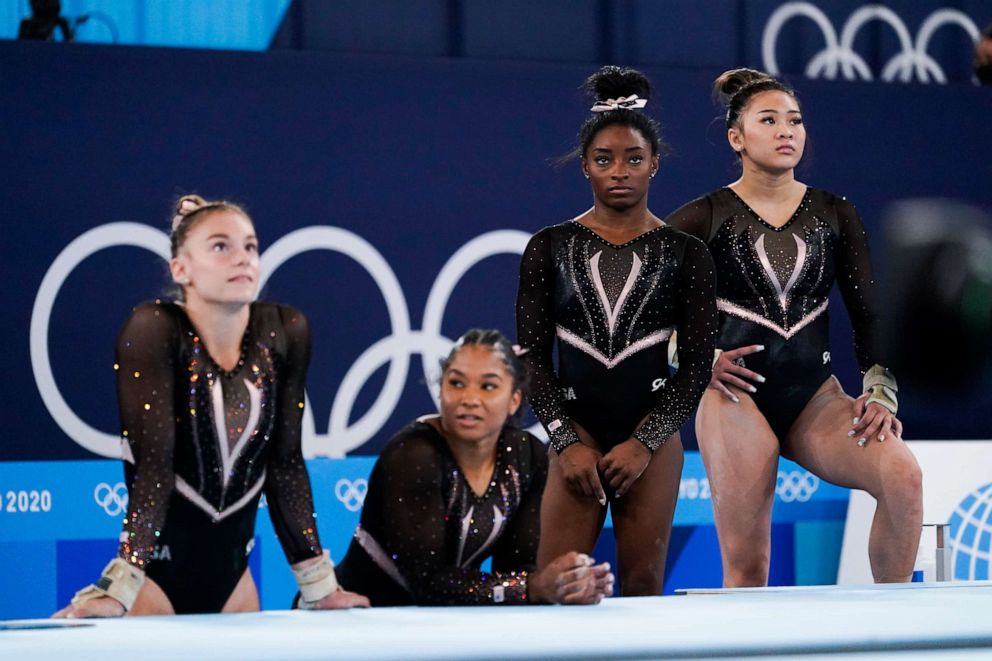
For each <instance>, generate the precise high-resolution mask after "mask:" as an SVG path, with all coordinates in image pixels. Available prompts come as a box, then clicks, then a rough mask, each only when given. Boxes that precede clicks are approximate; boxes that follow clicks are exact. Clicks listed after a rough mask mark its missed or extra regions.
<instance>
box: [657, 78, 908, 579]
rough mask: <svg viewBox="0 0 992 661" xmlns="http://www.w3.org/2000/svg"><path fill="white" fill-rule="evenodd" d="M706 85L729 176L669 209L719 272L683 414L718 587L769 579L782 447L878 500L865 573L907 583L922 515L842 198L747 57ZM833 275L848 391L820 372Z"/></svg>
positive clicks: (793, 109) (864, 268)
mask: <svg viewBox="0 0 992 661" xmlns="http://www.w3.org/2000/svg"><path fill="white" fill-rule="evenodd" d="M715 91H716V93H717V95H718V97H719V98H720V100H721V101H722V102H723V104H724V106H725V107H726V126H727V140H728V142H729V143H730V147H731V148H732V149H733V150H734V152H735V153H736V155H737V157H738V158H739V159H740V164H741V170H742V172H741V177H740V178H739V179H738V180H737V181H735V182H734V183H732V184H730V185H729V186H726V187H724V188H721V189H719V190H717V191H714V192H712V193H710V194H708V195H706V196H704V197H701V198H699V199H697V200H694V201H692V202H689V203H688V204H686V205H685V206H683V207H682V208H681V209H679V210H677V211H675V212H674V213H673V214H671V215H670V216H669V217H668V218H666V222H668V223H670V224H671V225H672V226H673V227H677V228H679V229H681V230H683V231H685V232H688V233H690V234H692V235H693V236H696V237H698V238H699V239H702V240H703V241H705V242H706V243H707V244H708V245H709V248H710V252H711V253H712V255H713V260H714V262H715V264H716V273H717V280H718V285H717V305H718V307H719V310H720V335H719V340H718V342H717V346H718V347H719V349H722V351H721V352H719V354H718V356H717V358H716V360H715V362H714V368H713V378H712V380H711V381H710V386H709V388H708V389H707V390H706V393H705V394H704V395H703V397H702V401H701V403H700V405H699V411H698V414H697V416H696V436H697V438H698V441H699V449H700V452H701V454H702V457H703V462H704V463H705V465H706V472H707V475H708V477H709V483H710V487H711V489H712V493H713V509H714V514H715V518H716V526H717V533H718V535H719V539H720V550H721V554H722V558H723V572H724V577H723V580H724V585H726V586H728V587H737V586H756V585H764V584H765V583H766V582H767V581H768V567H769V553H770V547H771V542H770V533H771V510H772V503H773V500H774V496H775V485H776V478H777V467H778V458H779V455H782V456H785V457H788V458H789V459H792V460H794V461H796V462H797V463H799V464H800V465H801V466H803V467H804V468H806V469H808V470H810V471H811V472H813V473H815V474H816V475H818V476H820V477H822V478H824V479H826V480H828V481H830V482H833V483H835V484H839V485H842V486H846V487H851V488H855V489H863V490H865V491H867V492H868V493H870V494H871V495H872V496H874V497H875V498H876V499H877V501H878V506H877V508H876V511H875V518H874V521H873V523H872V527H871V535H870V539H869V544H868V554H869V558H870V561H871V569H872V574H873V575H874V578H875V580H876V581H879V582H895V581H908V580H910V577H911V575H912V572H913V564H914V561H915V559H916V549H917V545H918V543H919V538H920V525H921V517H922V512H923V507H922V493H921V475H920V469H919V466H918V465H917V463H916V460H915V458H914V457H913V454H912V453H911V452H910V450H909V449H908V448H907V446H906V444H905V443H903V441H902V438H901V436H902V424H901V423H900V422H899V419H898V418H897V417H896V412H897V407H898V401H897V399H896V391H897V385H896V380H895V377H894V376H893V375H892V373H891V372H890V371H889V370H888V369H886V368H885V367H884V365H885V364H886V361H885V359H884V357H883V356H881V354H880V350H879V347H878V344H877V330H876V329H877V325H878V324H877V303H876V300H875V281H874V280H873V277H872V269H871V261H870V259H869V255H868V241H867V237H866V235H865V230H864V226H863V225H862V222H861V218H860V217H859V216H858V212H857V211H856V210H855V208H854V206H853V205H852V204H851V203H850V202H848V201H847V200H846V199H844V198H842V197H838V196H836V195H833V194H832V193H828V192H826V191H823V190H819V189H816V188H812V187H809V186H807V185H806V184H804V183H801V182H799V181H797V180H796V178H795V167H796V165H797V164H798V163H799V160H800V159H801V158H802V155H803V149H804V147H805V145H806V128H805V125H804V123H803V117H802V111H801V108H800V104H799V101H798V99H797V98H796V94H795V92H794V91H793V90H792V89H791V88H789V87H788V86H786V85H784V84H783V83H781V82H780V81H778V80H776V79H774V78H772V77H771V76H769V75H768V74H765V73H762V72H760V71H755V70H753V69H734V70H731V71H727V72H725V73H724V74H723V75H721V76H720V77H719V78H718V79H717V80H716V83H715ZM834 282H836V283H837V284H838V286H839V287H840V292H841V294H842V295H843V298H844V303H845V305H846V307H847V311H848V314H849V316H850V319H851V324H852V326H853V329H854V353H855V355H856V357H857V361H858V364H859V365H860V368H861V372H862V374H863V389H862V392H861V394H859V395H858V397H857V398H856V399H854V398H851V397H849V396H848V395H847V394H845V393H844V391H843V390H842V389H841V386H840V383H839V382H838V381H837V379H836V378H835V377H834V376H833V373H832V359H831V353H830V343H829V339H830V338H829V332H828V323H827V306H828V303H829V296H830V290H831V288H832V287H833V284H834Z"/></svg>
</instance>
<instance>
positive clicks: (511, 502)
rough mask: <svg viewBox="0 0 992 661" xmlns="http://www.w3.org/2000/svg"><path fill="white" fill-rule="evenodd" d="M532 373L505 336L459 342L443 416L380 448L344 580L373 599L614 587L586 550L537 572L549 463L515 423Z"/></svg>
mask: <svg viewBox="0 0 992 661" xmlns="http://www.w3.org/2000/svg"><path fill="white" fill-rule="evenodd" d="M523 370H524V367H523V364H522V363H521V362H520V359H519V358H518V357H517V355H516V353H515V352H514V349H513V347H511V346H510V344H509V342H508V341H507V340H506V338H505V337H503V336H502V335H501V334H500V333H499V332H498V331H483V330H471V331H469V332H467V333H465V335H463V336H462V337H461V339H459V340H458V342H457V343H456V345H455V347H454V349H452V351H451V353H450V354H449V356H448V357H447V359H446V360H445V361H444V363H443V370H442V375H441V406H440V413H439V414H438V415H429V416H424V417H423V418H420V419H418V420H416V421H415V422H413V423H411V424H409V425H408V426H407V427H405V428H404V429H402V430H401V431H400V432H399V433H398V434H396V436H394V437H393V439H392V440H390V441H389V443H387V444H386V447H385V448H384V449H383V451H382V453H381V454H380V455H379V459H378V461H377V462H376V465H375V468H373V470H372V476H371V478H370V480H369V487H368V492H367V495H366V498H365V506H364V508H363V510H362V517H361V523H360V525H359V527H358V530H357V531H356V532H355V537H354V539H353V540H352V542H351V546H350V547H349V549H348V553H347V555H346V556H345V558H344V560H343V561H342V562H341V564H340V566H339V567H338V577H339V578H340V580H341V584H342V585H343V586H345V587H346V588H347V589H349V590H356V591H359V592H362V593H363V594H367V595H368V596H369V599H370V600H371V602H372V605H373V606H394V605H406V604H434V605H443V604H461V605H470V604H490V605H491V604H529V603H534V604H537V603H563V604H593V603H597V602H599V601H600V600H601V599H602V598H603V597H604V596H607V595H609V594H610V593H611V592H612V591H613V575H612V574H611V573H610V569H609V566H608V565H607V564H606V563H603V564H599V565H597V564H595V563H594V562H593V560H592V559H591V558H589V557H588V556H587V555H584V554H581V553H575V552H572V553H564V554H562V555H561V556H559V557H557V558H555V559H554V560H553V561H551V562H549V563H547V565H546V566H545V567H544V568H543V569H541V570H540V571H535V564H536V563H535V560H536V554H537V544H538V534H539V531H540V518H539V517H540V509H541V492H542V490H543V489H544V481H545V478H546V477H547V471H548V462H547V457H546V454H545V449H544V446H543V445H541V442H540V441H539V440H538V439H536V438H534V437H533V436H531V435H530V434H529V433H527V432H525V431H521V430H519V429H516V428H515V427H513V426H512V425H510V424H508V423H507V420H508V419H509V418H510V417H511V416H513V414H514V413H515V412H516V411H517V409H518V408H519V407H520V404H521V400H522V398H523V390H524V371H523ZM490 557H491V558H492V571H488V572H487V571H483V570H482V569H481V568H480V565H481V564H482V562H483V560H485V559H486V558H490Z"/></svg>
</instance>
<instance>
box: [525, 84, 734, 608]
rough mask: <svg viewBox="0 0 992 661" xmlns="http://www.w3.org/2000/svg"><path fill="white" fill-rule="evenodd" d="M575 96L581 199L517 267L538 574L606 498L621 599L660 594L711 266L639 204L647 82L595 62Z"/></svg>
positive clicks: (706, 366) (591, 540)
mask: <svg viewBox="0 0 992 661" xmlns="http://www.w3.org/2000/svg"><path fill="white" fill-rule="evenodd" d="M585 87H586V90H587V91H588V92H589V94H590V96H591V97H592V98H593V100H594V103H593V106H592V108H591V115H590V117H589V118H588V119H587V120H586V122H585V123H584V124H583V125H582V127H581V129H580V131H579V146H578V148H577V149H576V150H575V156H578V158H579V160H580V163H581V171H582V173H583V175H584V176H585V177H586V179H588V181H589V184H590V188H591V190H592V197H593V206H592V208H591V209H589V210H587V211H585V212H583V213H581V214H579V215H578V216H576V217H575V218H573V219H571V220H569V221H566V222H564V223H561V224H558V225H554V226H551V227H546V228H544V229H542V230H541V231H539V232H538V233H537V234H535V235H534V236H533V238H532V239H531V240H530V242H529V244H528V245H527V248H526V250H525V251H524V254H523V257H522V259H521V263H520V286H519V290H518V294H517V336H518V338H519V342H520V344H521V345H522V346H523V347H525V348H526V349H528V350H529V351H528V353H527V354H526V356H525V358H526V360H527V362H528V364H529V366H530V368H531V372H532V374H533V379H534V388H533V396H532V398H531V403H532V406H533V409H534V412H535V414H536V415H537V417H538V419H539V420H540V421H541V423H542V424H543V425H544V428H545V429H546V430H547V432H548V436H549V438H550V445H551V448H550V452H549V461H550V465H549V472H548V485H547V488H546V490H545V493H544V503H543V506H542V510H541V545H540V550H539V551H538V566H539V567H540V566H544V565H546V564H547V563H548V562H550V561H551V560H552V559H553V558H555V557H558V556H559V555H560V554H561V553H563V552H565V551H569V550H579V551H582V552H584V553H590V552H591V551H592V549H593V547H594V545H595V544H596V540H597V538H598V536H599V533H600V531H601V529H602V527H603V524H604V521H605V517H606V509H607V504H608V503H609V506H610V509H611V512H612V516H613V529H614V532H615V534H616V540H617V559H618V572H619V577H620V592H621V594H623V595H625V596H637V595H658V594H661V590H662V584H663V581H664V574H665V560H666V555H667V552H668V540H669V537H670V533H671V527H672V518H673V516H674V512H675V503H676V500H677V498H678V490H679V479H680V477H681V474H682V443H681V438H680V437H679V427H681V426H682V424H683V423H684V422H685V421H686V420H687V419H688V417H689V416H690V415H691V414H692V411H693V410H694V409H695V407H696V404H697V402H698V401H699V397H700V395H702V393H703V390H704V389H705V388H706V384H707V382H708V381H709V379H710V364H711V361H712V359H713V348H714V340H715V336H716V321H717V312H716V304H715V299H714V274H713V263H712V260H711V258H710V255H709V252H708V251H707V250H706V246H705V245H704V244H703V242H702V241H700V240H699V239H697V238H696V237H693V236H690V235H688V234H685V233H683V232H680V231H678V230H677V229H674V228H673V227H671V226H669V225H666V224H665V223H663V222H662V221H661V220H660V219H659V218H658V217H657V216H656V215H655V214H653V213H652V212H651V210H650V209H649V208H648V190H649V188H650V184H651V179H652V178H653V177H654V176H655V174H656V173H657V172H658V167H659V159H660V155H661V151H662V143H661V139H660V137H659V131H658V126H657V124H656V123H655V122H654V120H652V119H651V118H650V117H649V116H648V115H647V114H645V112H644V107H645V105H646V104H647V103H648V101H649V98H650V94H651V86H650V83H649V81H648V79H647V78H646V77H645V76H644V75H643V74H642V73H640V72H639V71H635V70H633V69H622V68H619V67H614V66H609V67H605V68H603V69H602V70H600V71H598V72H596V73H595V74H593V75H592V76H591V77H590V78H589V79H588V80H587V81H586V84H585ZM675 331H677V332H678V344H679V353H680V356H681V369H680V370H679V371H678V372H677V373H676V374H674V375H673V374H671V373H670V372H669V366H668V341H669V338H670V337H671V336H672V334H673V332H675ZM556 341H557V350H558V362H557V365H555V363H554V361H553V358H552V356H553V350H554V347H555V343H556Z"/></svg>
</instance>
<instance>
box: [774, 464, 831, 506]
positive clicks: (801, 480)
mask: <svg viewBox="0 0 992 661" xmlns="http://www.w3.org/2000/svg"><path fill="white" fill-rule="evenodd" d="M819 488H820V478H818V477H817V476H816V475H813V474H812V473H810V472H809V471H795V470H794V471H788V472H786V471H779V472H778V476H777V478H776V480H775V494H776V495H777V496H778V498H779V500H781V501H782V502H783V503H805V502H806V501H808V500H809V499H810V498H812V497H813V494H814V493H816V490H817V489H819Z"/></svg>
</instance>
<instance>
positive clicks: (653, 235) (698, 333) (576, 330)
mask: <svg viewBox="0 0 992 661" xmlns="http://www.w3.org/2000/svg"><path fill="white" fill-rule="evenodd" d="M676 330H677V331H678V351H679V361H680V369H679V371H678V372H677V373H676V374H675V375H671V374H670V372H669V368H668V340H669V338H670V337H671V335H672V332H673V331H676ZM716 330H717V312H716V306H715V303H714V275H713V262H712V260H711V259H710V256H709V252H708V251H707V250H706V247H705V246H704V245H703V244H702V242H700V241H699V240H697V239H696V238H694V237H691V236H688V235H686V234H684V233H682V232H679V231H677V230H675V229H673V228H672V227H668V226H661V227H658V228H656V229H654V230H651V231H649V232H646V233H644V234H642V235H640V236H638V237H636V238H635V239H633V240H631V241H628V242H627V243H625V244H623V245H614V244H612V243H609V242H608V241H606V240H604V239H603V238H602V237H600V236H599V235H598V234H596V233H595V232H593V231H592V230H591V229H589V228H587V227H586V226H584V225H582V224H580V223H579V222H577V221H574V220H573V221H569V222H565V223H562V224H559V225H554V226H552V227H547V228H545V229H543V230H541V231H540V232H538V233H537V234H535V235H534V237H533V238H532V239H531V241H530V243H529V244H528V245H527V249H526V250H525V252H524V255H523V259H522V260H521V264H520V289H519V292H518V294H517V335H518V338H519V342H520V344H521V345H522V346H523V347H525V348H527V349H529V351H528V353H527V354H526V355H525V360H526V361H527V362H528V363H529V365H530V369H531V375H532V379H533V387H532V390H533V394H532V396H531V405H532V407H533V409H534V412H535V413H536V415H537V417H538V419H540V421H541V423H542V424H543V425H544V427H545V429H546V430H547V431H548V435H549V437H550V438H551V442H552V444H553V446H554V448H555V449H556V450H557V451H559V452H560V451H562V450H563V449H564V448H566V447H568V446H569V445H571V444H572V443H575V442H576V441H578V436H577V434H576V431H575V429H574V427H573V426H572V424H571V421H574V422H576V423H578V424H579V425H581V426H582V427H583V428H585V429H586V431H588V432H589V433H590V434H591V435H592V437H593V439H595V441H596V442H597V443H598V444H599V445H600V446H601V447H602V448H603V449H604V450H609V449H610V448H612V447H614V446H616V445H617V444H619V443H622V442H623V441H625V440H627V439H629V438H631V437H635V438H637V439H638V440H640V441H641V442H642V443H644V444H645V445H646V446H647V447H648V448H650V449H651V450H655V449H657V448H658V447H660V446H661V445H662V444H663V443H664V442H665V441H666V440H667V439H668V438H669V437H670V436H671V435H672V434H674V433H675V432H676V431H678V429H679V427H680V426H681V425H682V424H683V423H684V422H685V421H686V419H687V418H688V417H689V416H690V415H691V414H692V411H693V409H695V407H696V404H697V403H698V402H699V398H700V396H701V395H702V392H703V390H704V389H705V388H706V384H707V383H708V382H709V379H710V374H711V364H712V361H713V348H714V340H715V338H716ZM556 337H557V339H558V368H557V370H556V369H555V366H554V364H553V361H552V351H553V347H554V342H555V338H556ZM642 420H643V423H642Z"/></svg>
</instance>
